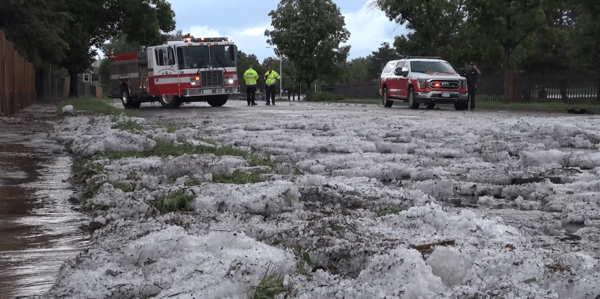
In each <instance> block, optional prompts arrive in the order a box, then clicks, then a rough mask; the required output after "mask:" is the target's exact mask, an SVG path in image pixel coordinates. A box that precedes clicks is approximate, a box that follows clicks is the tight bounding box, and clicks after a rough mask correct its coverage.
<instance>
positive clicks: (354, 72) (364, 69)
mask: <svg viewBox="0 0 600 299" xmlns="http://www.w3.org/2000/svg"><path fill="white" fill-rule="evenodd" d="M373 61H374V59H373V56H371V55H369V56H367V57H359V58H355V59H352V60H350V62H349V63H348V79H349V80H357V81H364V80H368V79H374V78H378V77H379V74H377V77H373V76H372V74H371V73H370V72H369V68H371V67H372V65H373V64H374V63H373ZM375 64H376V63H375Z"/></svg>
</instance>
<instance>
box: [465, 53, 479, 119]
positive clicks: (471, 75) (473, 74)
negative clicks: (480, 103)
mask: <svg viewBox="0 0 600 299" xmlns="http://www.w3.org/2000/svg"><path fill="white" fill-rule="evenodd" d="M477 75H481V71H480V70H479V69H478V68H477V66H476V65H475V62H473V61H471V63H470V64H469V68H468V69H467V73H466V74H465V77H466V78H467V87H468V89H469V96H468V99H469V102H470V103H471V110H473V109H475V93H476V92H477Z"/></svg>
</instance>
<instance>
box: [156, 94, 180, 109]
mask: <svg viewBox="0 0 600 299" xmlns="http://www.w3.org/2000/svg"><path fill="white" fill-rule="evenodd" d="M159 101H160V104H161V105H162V106H163V107H165V108H177V107H179V106H180V105H181V101H179V97H176V96H167V95H162V96H160V98H159Z"/></svg>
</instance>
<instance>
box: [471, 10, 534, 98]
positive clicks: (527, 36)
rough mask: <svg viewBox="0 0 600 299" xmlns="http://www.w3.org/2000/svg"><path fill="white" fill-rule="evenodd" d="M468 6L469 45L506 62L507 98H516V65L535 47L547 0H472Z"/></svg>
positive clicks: (503, 64) (505, 87) (505, 83)
mask: <svg viewBox="0 0 600 299" xmlns="http://www.w3.org/2000/svg"><path fill="white" fill-rule="evenodd" d="M467 10H468V13H469V18H468V20H467V31H466V33H465V39H466V40H467V42H466V43H465V44H464V45H465V47H466V48H470V49H472V50H473V51H472V52H471V53H474V54H476V55H479V57H482V58H487V59H490V60H492V61H498V62H501V63H502V67H503V71H504V98H505V101H507V102H512V101H514V100H516V99H515V96H516V94H514V93H513V92H512V90H513V84H512V83H513V82H512V81H513V80H512V78H513V77H512V72H511V70H512V65H513V63H515V64H517V63H518V60H519V59H521V58H523V57H525V56H527V54H529V53H532V52H533V51H534V49H535V42H536V39H535V37H536V33H537V32H539V30H542V29H543V28H544V26H545V25H546V19H545V13H544V6H543V1H542V0H522V1H515V0H469V2H468V5H467ZM515 53H516V54H517V55H514V54H515ZM514 60H517V61H514Z"/></svg>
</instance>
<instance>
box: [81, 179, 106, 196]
mask: <svg viewBox="0 0 600 299" xmlns="http://www.w3.org/2000/svg"><path fill="white" fill-rule="evenodd" d="M103 184H104V182H96V183H93V184H91V185H90V186H88V188H87V189H85V191H84V192H83V199H90V198H93V197H94V196H96V195H97V194H98V190H100V187H101V186H102V185H103Z"/></svg>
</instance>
